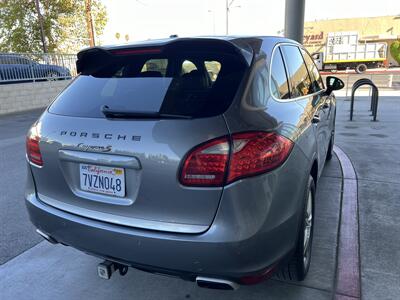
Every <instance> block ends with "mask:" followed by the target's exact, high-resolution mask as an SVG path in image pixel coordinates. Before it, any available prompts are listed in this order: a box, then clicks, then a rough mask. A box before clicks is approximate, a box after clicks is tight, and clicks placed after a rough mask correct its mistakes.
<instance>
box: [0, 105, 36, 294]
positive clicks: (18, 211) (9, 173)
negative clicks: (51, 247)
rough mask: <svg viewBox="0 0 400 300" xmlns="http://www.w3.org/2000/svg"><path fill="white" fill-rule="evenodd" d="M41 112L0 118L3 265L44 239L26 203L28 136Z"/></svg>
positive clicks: (0, 248)
mask: <svg viewBox="0 0 400 300" xmlns="http://www.w3.org/2000/svg"><path fill="white" fill-rule="evenodd" d="M41 111H42V110H34V111H29V112H25V113H18V114H10V115H6V116H1V117H0V170H1V175H0V264H3V263H5V262H6V261H8V260H9V259H11V258H13V257H15V256H17V255H18V254H20V253H22V252H24V251H25V250H27V249H29V248H31V247H32V246H34V245H36V244H37V243H39V242H40V241H41V238H39V237H38V236H37V234H36V233H35V229H34V228H33V226H32V225H31V223H30V222H29V219H28V214H27V212H26V209H25V202H24V185H25V176H26V161H25V135H26V133H27V131H28V129H29V127H30V126H31V124H32V123H33V122H35V120H36V119H37V118H38V117H39V115H40V113H41ZM0 298H1V297H0Z"/></svg>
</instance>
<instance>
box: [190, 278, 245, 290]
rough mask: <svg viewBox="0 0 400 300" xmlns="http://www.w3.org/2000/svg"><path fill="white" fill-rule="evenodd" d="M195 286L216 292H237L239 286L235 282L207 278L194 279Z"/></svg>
mask: <svg viewBox="0 0 400 300" xmlns="http://www.w3.org/2000/svg"><path fill="white" fill-rule="evenodd" d="M196 283H197V286H199V287H202V288H208V289H216V290H237V289H238V288H239V285H238V284H237V283H236V282H233V281H230V280H225V279H218V278H208V277H200V276H198V277H196Z"/></svg>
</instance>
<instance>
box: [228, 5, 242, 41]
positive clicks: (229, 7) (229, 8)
mask: <svg viewBox="0 0 400 300" xmlns="http://www.w3.org/2000/svg"><path fill="white" fill-rule="evenodd" d="M233 2H235V0H230V2H229V0H225V15H226V16H225V21H226V24H225V27H226V35H228V34H229V13H230V10H231V7H232V4H233ZM235 7H240V5H237V6H235Z"/></svg>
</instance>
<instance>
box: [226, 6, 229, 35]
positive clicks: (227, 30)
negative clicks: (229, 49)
mask: <svg viewBox="0 0 400 300" xmlns="http://www.w3.org/2000/svg"><path fill="white" fill-rule="evenodd" d="M228 1H229V0H225V13H226V17H225V21H226V24H225V29H226V35H228V34H229V2H228Z"/></svg>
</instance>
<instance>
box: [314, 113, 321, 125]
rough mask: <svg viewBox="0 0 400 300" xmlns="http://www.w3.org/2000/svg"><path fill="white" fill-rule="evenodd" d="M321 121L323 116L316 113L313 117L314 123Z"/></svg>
mask: <svg viewBox="0 0 400 300" xmlns="http://www.w3.org/2000/svg"><path fill="white" fill-rule="evenodd" d="M319 121H321V118H320V116H319V115H314V117H313V118H312V123H313V124H317V123H319Z"/></svg>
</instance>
